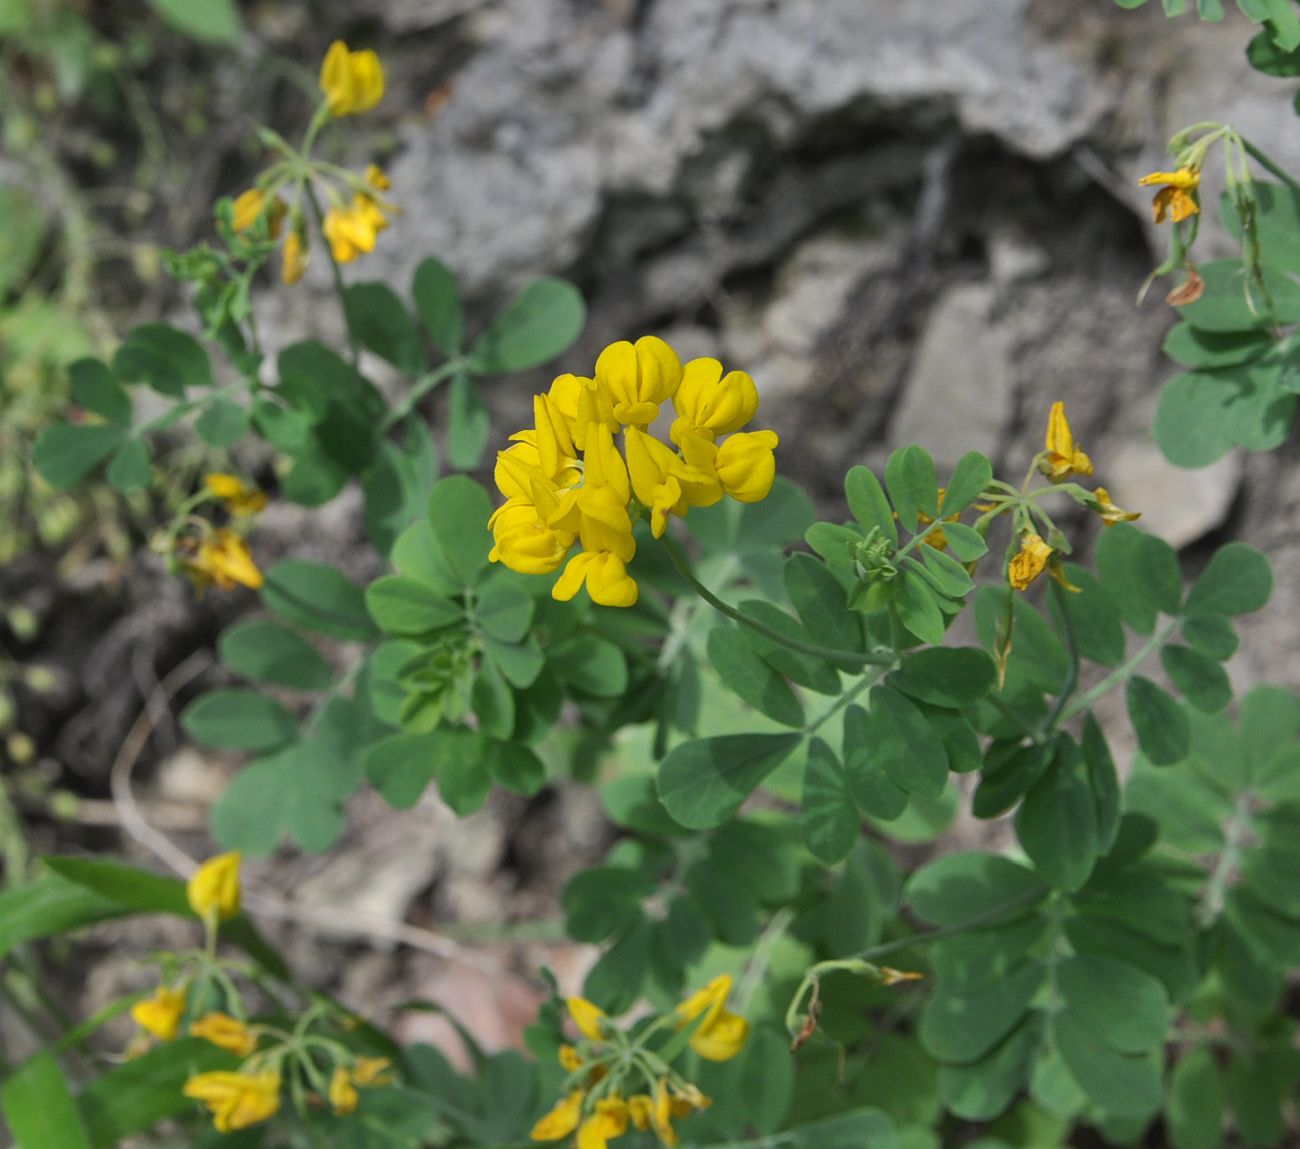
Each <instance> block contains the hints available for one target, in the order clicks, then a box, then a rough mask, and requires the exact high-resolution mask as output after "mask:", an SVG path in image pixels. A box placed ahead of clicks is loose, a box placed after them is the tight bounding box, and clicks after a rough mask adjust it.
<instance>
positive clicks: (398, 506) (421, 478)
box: [361, 419, 438, 555]
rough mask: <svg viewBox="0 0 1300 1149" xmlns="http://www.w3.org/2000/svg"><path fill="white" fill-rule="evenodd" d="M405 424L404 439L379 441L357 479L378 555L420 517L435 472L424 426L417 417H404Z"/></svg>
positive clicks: (387, 550) (435, 462)
mask: <svg viewBox="0 0 1300 1149" xmlns="http://www.w3.org/2000/svg"><path fill="white" fill-rule="evenodd" d="M405 427H406V435H405V442H404V443H402V444H401V445H399V444H397V443H392V442H389V441H388V440H384V442H382V443H380V444H379V450H378V452H377V453H376V455H375V461H374V462H373V463H372V464H371V466H370V468H369V470H367V471H366V473H365V474H364V475H363V476H362V480H361V481H362V491H363V493H364V495H365V500H366V530H367V532H368V533H369V535H370V539H371V541H372V542H373V543H374V544H375V549H376V550H378V551H379V552H380V554H382V555H388V554H389V553H390V552H391V551H392V549H393V545H394V544H395V543H396V541H397V538H398V536H399V535H400V534H401V533H402V532H403V531H404V530H406V528H407V527H409V526H410V525H411V524H412V523H413V522H415V521H416V519H418V518H422V517H423V515H424V509H425V507H426V506H428V502H429V492H430V491H431V490H432V489H433V483H434V480H435V479H436V478H437V476H438V456H437V452H436V450H435V449H434V446H433V439H432V438H431V436H430V435H429V429H428V427H426V426H425V424H424V422H423V420H420V419H408V420H407V421H406V424H405Z"/></svg>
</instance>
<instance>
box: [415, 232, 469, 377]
mask: <svg viewBox="0 0 1300 1149" xmlns="http://www.w3.org/2000/svg"><path fill="white" fill-rule="evenodd" d="M411 294H412V295H413V296H414V297H415V307H416V310H417V311H419V313H420V322H421V323H423V324H424V329H425V330H426V331H427V332H428V333H429V338H430V339H432V340H433V342H434V344H435V345H436V346H437V348H438V350H439V351H441V352H442V353H443V354H444V355H447V356H452V355H458V354H460V341H461V334H462V331H463V320H462V317H461V308H460V289H459V288H458V287H457V286H456V274H455V272H453V271H452V270H451V268H449V267H448V266H447V265H446V264H445V263H442V262H440V261H439V260H436V259H434V258H433V257H432V256H430V257H429V258H428V259H425V260H424V261H423V262H422V263H421V264H420V266H419V267H417V268H416V269H415V280H414V283H413V284H412V287H411Z"/></svg>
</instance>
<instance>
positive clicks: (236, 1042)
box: [190, 1010, 257, 1058]
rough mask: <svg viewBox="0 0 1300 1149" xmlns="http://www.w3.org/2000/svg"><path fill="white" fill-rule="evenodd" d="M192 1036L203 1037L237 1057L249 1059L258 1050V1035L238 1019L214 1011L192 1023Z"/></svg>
mask: <svg viewBox="0 0 1300 1149" xmlns="http://www.w3.org/2000/svg"><path fill="white" fill-rule="evenodd" d="M190 1036H191V1037H201V1038H203V1039H204V1040H205V1041H210V1042H212V1044H213V1045H215V1046H217V1048H219V1049H224V1050H226V1052H228V1053H233V1054H234V1055H235V1056H236V1057H241V1058H242V1057H247V1056H248V1055H249V1054H250V1053H252V1052H253V1050H255V1049H256V1048H257V1035H256V1034H254V1033H253V1031H252V1030H250V1029H249V1028H248V1026H247V1025H246V1024H245V1023H244V1022H242V1021H240V1020H239V1018H237V1017H231V1016H230V1014H228V1013H222V1012H221V1011H220V1010H213V1011H212V1012H211V1013H205V1014H204V1015H203V1016H202V1017H201V1018H199V1019H198V1020H197V1021H193V1022H191V1023H190Z"/></svg>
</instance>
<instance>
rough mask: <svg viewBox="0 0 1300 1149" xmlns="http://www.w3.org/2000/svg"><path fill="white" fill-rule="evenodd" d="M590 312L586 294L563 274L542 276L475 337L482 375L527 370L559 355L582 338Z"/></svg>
mask: <svg viewBox="0 0 1300 1149" xmlns="http://www.w3.org/2000/svg"><path fill="white" fill-rule="evenodd" d="M586 317H587V309H586V306H585V305H584V304H583V302H582V295H581V294H580V293H579V291H578V289H577V288H576V287H574V286H573V284H571V283H566V282H565V281H564V280H562V279H537V280H534V281H533V282H532V283H530V284H529V285H528V286H527V287H525V288H524V289H523V291H521V292H520V293H519V295H518V296H517V297H516V298H515V300H514V302H512V303H511V304H510V305H509V306H508V307H507V308H506V309H505V310H504V311H503V312H502V313H501V314H500V315H498V316H497V317H496V319H494V320H493V321H492V323H491V324H490V325H489V327H488V329H487V330H486V331H484V332H483V334H482V335H480V336H479V337H478V339H477V340H476V341H475V343H474V346H473V348H472V349H471V351H470V354H469V367H470V370H471V371H473V372H474V373H475V374H477V375H499V374H505V373H508V372H512V371H526V370H528V368H530V367H538V366H540V365H541V364H543V363H547V362H549V361H550V360H552V359H554V358H555V357H556V356H557V355H559V354H560V352H562V351H564V350H565V349H566V348H568V347H569V345H570V344H572V343H573V341H574V340H575V339H577V338H578V335H579V333H580V332H581V331H582V325H583V322H584V321H585V320H586Z"/></svg>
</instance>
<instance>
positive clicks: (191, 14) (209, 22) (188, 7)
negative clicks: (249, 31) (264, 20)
mask: <svg viewBox="0 0 1300 1149" xmlns="http://www.w3.org/2000/svg"><path fill="white" fill-rule="evenodd" d="M150 2H151V3H152V4H153V6H154V7H155V8H157V9H158V14H159V15H160V16H162V18H163V19H164V20H166V21H167V23H168V24H170V25H171V26H172V27H173V28H175V29H176V30H177V31H178V32H184V33H185V35H187V36H193V37H194V39H196V40H201V41H203V42H204V43H205V44H234V43H235V42H236V41H237V40H238V39H239V31H240V23H239V9H238V8H236V7H235V0H203V3H201V4H194V3H192V0H150Z"/></svg>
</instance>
